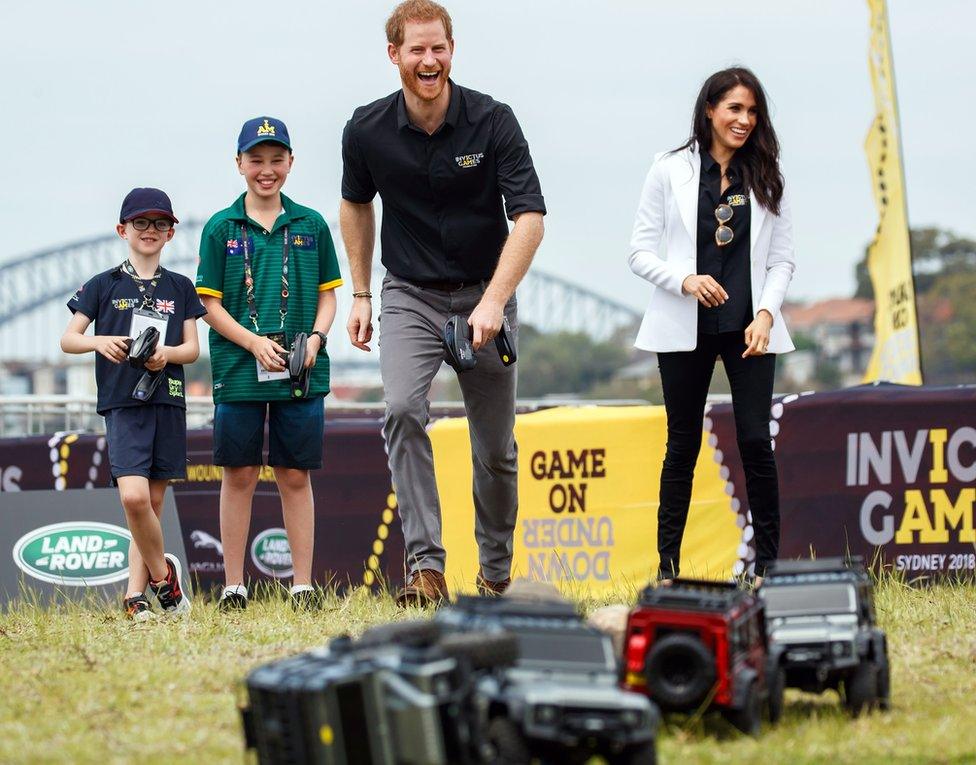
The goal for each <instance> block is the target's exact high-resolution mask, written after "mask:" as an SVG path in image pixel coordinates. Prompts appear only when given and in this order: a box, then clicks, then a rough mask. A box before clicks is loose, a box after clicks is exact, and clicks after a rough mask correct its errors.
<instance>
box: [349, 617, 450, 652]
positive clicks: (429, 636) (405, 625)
mask: <svg viewBox="0 0 976 765" xmlns="http://www.w3.org/2000/svg"><path fill="white" fill-rule="evenodd" d="M441 631H442V628H441V625H440V624H438V623H437V622H433V621H430V620H429V619H409V620H407V621H404V622H393V623H392V624H381V625H379V626H377V627H370V628H369V629H368V630H366V631H365V632H363V634H362V637H360V638H359V641H358V643H359V645H361V646H364V647H365V646H379V645H389V644H390V643H398V644H400V645H411V646H424V645H430V644H431V643H434V642H436V640H437V638H439V637H440V635H441Z"/></svg>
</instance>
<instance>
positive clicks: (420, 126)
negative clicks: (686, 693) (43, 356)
mask: <svg viewBox="0 0 976 765" xmlns="http://www.w3.org/2000/svg"><path fill="white" fill-rule="evenodd" d="M386 33H387V40H388V42H389V45H388V48H387V52H388V54H389V57H390V61H392V62H393V63H394V64H395V65H396V66H397V68H398V69H399V71H400V79H401V81H402V86H403V87H402V88H401V89H400V90H398V91H396V92H395V93H393V94H391V95H389V96H387V97H386V98H382V99H380V100H378V101H374V102H373V103H371V104H369V105H367V106H363V107H360V108H358V109H356V111H355V112H354V113H353V116H352V119H350V120H349V122H348V124H347V125H346V129H345V131H344V133H343V137H342V159H343V176H342V205H341V208H340V214H339V222H340V225H341V228H342V237H343V240H344V242H345V246H346V252H347V254H348V256H349V265H350V270H351V272H352V280H353V289H354V292H353V295H354V304H353V308H352V311H351V313H350V316H349V323H348V325H347V329H348V331H349V338H350V340H351V341H352V343H353V345H355V346H356V347H357V348H360V349H362V350H364V351H368V350H370V348H369V343H370V341H371V339H372V334H373V326H372V323H371V320H372V304H371V302H370V301H371V297H372V294H371V292H370V271H371V265H372V263H371V261H372V253H373V242H374V236H375V224H374V217H373V204H372V200H373V198H374V197H375V196H376V194H377V192H378V193H379V195H380V197H381V199H382V200H383V222H382V230H381V235H380V243H381V251H382V262H383V265H384V266H385V267H386V269H387V275H386V277H385V278H384V280H383V287H382V299H381V308H380V328H381V336H380V342H381V345H382V349H383V353H382V356H381V359H380V367H381V371H382V376H383V388H384V397H385V400H386V418H385V420H384V425H383V436H384V438H385V439H386V445H387V451H388V453H389V458H390V470H391V472H392V474H393V483H394V486H395V487H396V492H397V504H398V506H399V508H400V518H401V521H402V523H403V535H404V539H405V542H406V554H407V560H406V564H407V567H408V570H409V575H408V578H407V582H406V585H405V586H404V588H403V589H402V590H401V591H400V592H399V593H398V596H397V600H398V602H400V603H401V604H403V603H408V602H414V603H421V604H426V603H431V602H437V601H439V600H441V599H443V598H446V597H447V594H448V592H447V584H446V582H445V579H444V564H445V551H444V548H443V546H442V544H441V512H440V503H439V500H438V496H437V485H436V483H435V481H434V460H433V452H432V449H431V444H430V439H429V438H428V437H427V432H426V426H427V422H428V401H427V395H428V393H429V390H430V384H431V381H432V380H433V378H434V375H435V374H436V373H437V371H438V370H439V369H440V366H441V363H442V362H443V361H444V360H445V355H444V354H445V347H444V340H443V327H444V325H445V322H446V321H447V319H448V318H449V317H450V316H451V315H454V314H459V315H461V316H463V317H464V318H466V319H467V322H468V324H469V325H470V327H471V337H472V345H473V347H474V349H475V352H476V359H477V365H476V366H475V368H474V369H472V370H469V371H466V372H464V373H463V374H460V375H459V376H458V381H459V383H460V386H461V392H462V395H463V398H464V405H465V410H466V412H467V415H468V426H469V430H470V434H471V450H472V458H473V462H474V505H475V511H476V519H475V536H476V538H477V541H478V548H479V560H480V564H481V566H480V569H479V571H478V576H477V586H478V589H479V591H481V592H482V593H483V594H500V593H501V592H503V591H504V590H505V588H506V587H507V586H508V583H509V581H510V574H511V561H512V534H513V532H514V529H515V519H516V514H517V510H518V452H517V448H516V445H515V437H514V434H513V427H514V424H515V385H516V374H515V367H514V366H508V367H506V366H505V365H504V364H503V363H502V361H501V359H500V358H499V354H497V353H496V352H495V349H494V348H493V347H492V341H493V340H494V338H495V336H496V335H497V334H498V332H499V330H500V329H501V327H502V323H503V321H505V320H506V319H507V321H508V324H509V326H510V328H511V334H512V339H513V341H515V340H516V336H517V331H518V322H517V317H516V306H515V288H516V287H517V286H518V284H519V282H520V281H521V280H522V277H523V276H525V273H526V271H527V270H528V268H529V264H530V263H531V262H532V258H533V256H534V255H535V251H536V249H537V248H538V247H539V243H540V242H541V241H542V234H543V223H542V217H543V215H545V212H546V209H545V202H544V200H543V197H542V189H541V187H540V185H539V179H538V177H537V176H536V173H535V169H534V167H533V165H532V158H531V156H530V154H529V147H528V144H527V143H526V141H525V138H524V137H523V135H522V131H521V129H520V128H519V125H518V122H517V121H516V119H515V116H514V115H513V114H512V110H511V109H510V108H509V107H508V106H506V105H505V104H501V103H498V102H497V101H495V100H494V99H493V98H491V97H490V96H486V95H483V94H481V93H477V92H475V91H473V90H469V89H468V88H463V87H461V86H459V85H457V84H455V83H454V82H453V81H451V80H450V79H449V76H450V73H451V56H452V55H453V53H454V39H453V36H452V29H451V17H450V16H449V15H448V13H447V11H446V10H445V9H444V8H443V7H441V6H440V5H438V4H437V3H434V2H429V1H428V0H408V1H407V2H404V3H401V4H400V5H398V6H397V7H396V8H395V9H394V11H393V14H392V16H390V19H389V20H388V21H387V24H386ZM506 214H507V217H508V218H510V219H511V220H513V221H514V226H513V228H512V230H511V233H509V230H508V224H507V222H506V220H505V218H506Z"/></svg>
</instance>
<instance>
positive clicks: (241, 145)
mask: <svg viewBox="0 0 976 765" xmlns="http://www.w3.org/2000/svg"><path fill="white" fill-rule="evenodd" d="M259 143H280V144H281V145H282V146H284V147H285V148H286V149H288V151H291V141H290V139H289V138H288V128H286V127H285V123H284V122H282V121H281V120H278V119H275V118H274V117H255V118H254V119H252V120H248V121H247V122H245V123H244V127H242V128H241V134H240V135H239V136H238V137H237V153H238V154H240V153H242V152H245V151H247V150H248V149H251V148H253V147H254V146H257V145H258V144H259Z"/></svg>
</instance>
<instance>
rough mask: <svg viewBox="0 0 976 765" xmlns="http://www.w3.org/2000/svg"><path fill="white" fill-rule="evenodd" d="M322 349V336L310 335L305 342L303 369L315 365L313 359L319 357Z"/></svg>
mask: <svg viewBox="0 0 976 765" xmlns="http://www.w3.org/2000/svg"><path fill="white" fill-rule="evenodd" d="M321 350H322V338H320V337H319V336H318V335H310V336H309V338H308V342H307V343H306V344H305V367H304V368H305V369H309V368H311V367H314V366H315V360H316V359H317V358H318V357H319V351H321Z"/></svg>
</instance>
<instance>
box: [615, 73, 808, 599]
mask: <svg viewBox="0 0 976 765" xmlns="http://www.w3.org/2000/svg"><path fill="white" fill-rule="evenodd" d="M629 262H630V268H631V270H632V271H633V272H634V273H635V274H637V275H638V276H640V277H641V278H643V279H646V280H647V281H648V282H650V283H651V296H650V302H649V304H648V307H647V311H646V313H645V314H644V319H643V321H642V322H641V326H640V330H639V332H638V335H637V340H636V342H635V345H636V347H638V348H641V349H643V350H647V351H654V352H655V353H657V358H658V367H659V369H660V372H661V382H662V384H663V389H664V404H665V408H666V411H667V416H668V444H667V452H666V456H665V458H664V465H663V468H662V471H661V494H660V506H659V508H658V553H659V555H660V562H659V567H658V578H659V579H660V580H661V581H662V582H665V583H668V582H670V580H671V579H673V578H674V577H675V576H677V575H678V572H679V559H680V549H681V538H682V536H683V534H684V528H685V522H686V520H687V517H688V504H689V502H690V500H691V485H692V477H693V473H694V468H695V462H696V461H697V459H698V451H699V448H700V446H701V434H702V417H703V414H704V409H705V399H706V396H707V394H708V387H709V383H710V381H711V377H712V371H713V369H714V366H715V359H716V358H717V357H721V358H722V363H723V364H724V366H725V371H726V374H727V375H728V378H729V383H730V386H731V389H732V406H733V409H734V413H735V424H736V435H737V441H738V445H739V452H740V454H741V457H742V464H743V468H744V471H745V476H746V492H747V495H748V498H749V511H750V512H751V514H752V525H753V528H754V531H755V540H756V559H755V561H754V563H753V566H752V567H750V572H752V573H753V574H754V575H755V581H756V584H757V585H758V584H761V583H762V577H763V575H764V574H765V569H766V566H767V565H768V564H769V563H770V562H771V561H773V560H774V559H775V558H776V555H777V551H778V548H779V487H778V482H777V476H776V462H775V460H774V458H773V449H772V444H771V442H770V435H769V410H770V405H771V403H772V393H773V376H774V374H775V366H776V355H777V354H780V353H787V352H789V351H792V350H793V343H792V341H791V340H790V336H789V333H788V332H787V330H786V325H785V324H784V322H783V317H782V315H781V314H780V306H781V305H782V303H783V299H784V298H785V297H786V290H787V288H788V286H789V284H790V280H791V279H792V277H793V270H794V259H793V226H792V222H791V218H790V207H789V198H788V196H787V194H786V192H785V184H784V181H783V176H782V175H781V173H780V170H779V143H778V141H777V138H776V133H775V131H774V130H773V126H772V123H771V122H770V119H769V110H768V108H767V105H766V95H765V93H764V91H763V88H762V85H761V84H760V82H759V80H758V79H757V78H756V76H755V75H754V74H753V73H752V72H750V71H749V70H748V69H743V68H733V69H726V70H723V71H721V72H717V73H715V74H713V75H712V76H711V77H709V78H708V79H707V80H706V81H705V84H704V85H703V86H702V89H701V92H700V93H699V95H698V100H697V102H696V104H695V111H694V117H693V120H692V135H691V137H690V138H689V139H688V141H687V142H686V143H685V144H684V145H683V146H681V147H679V148H678V149H675V150H674V151H671V152H667V153H665V154H659V155H657V156H656V157H655V160H654V164H653V165H652V166H651V170H650V172H649V173H648V174H647V180H646V181H645V183H644V189H643V191H642V193H641V200H640V206H639V208H638V211H637V219H636V221H635V223H634V234H633V238H632V239H631V247H630V261H629Z"/></svg>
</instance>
